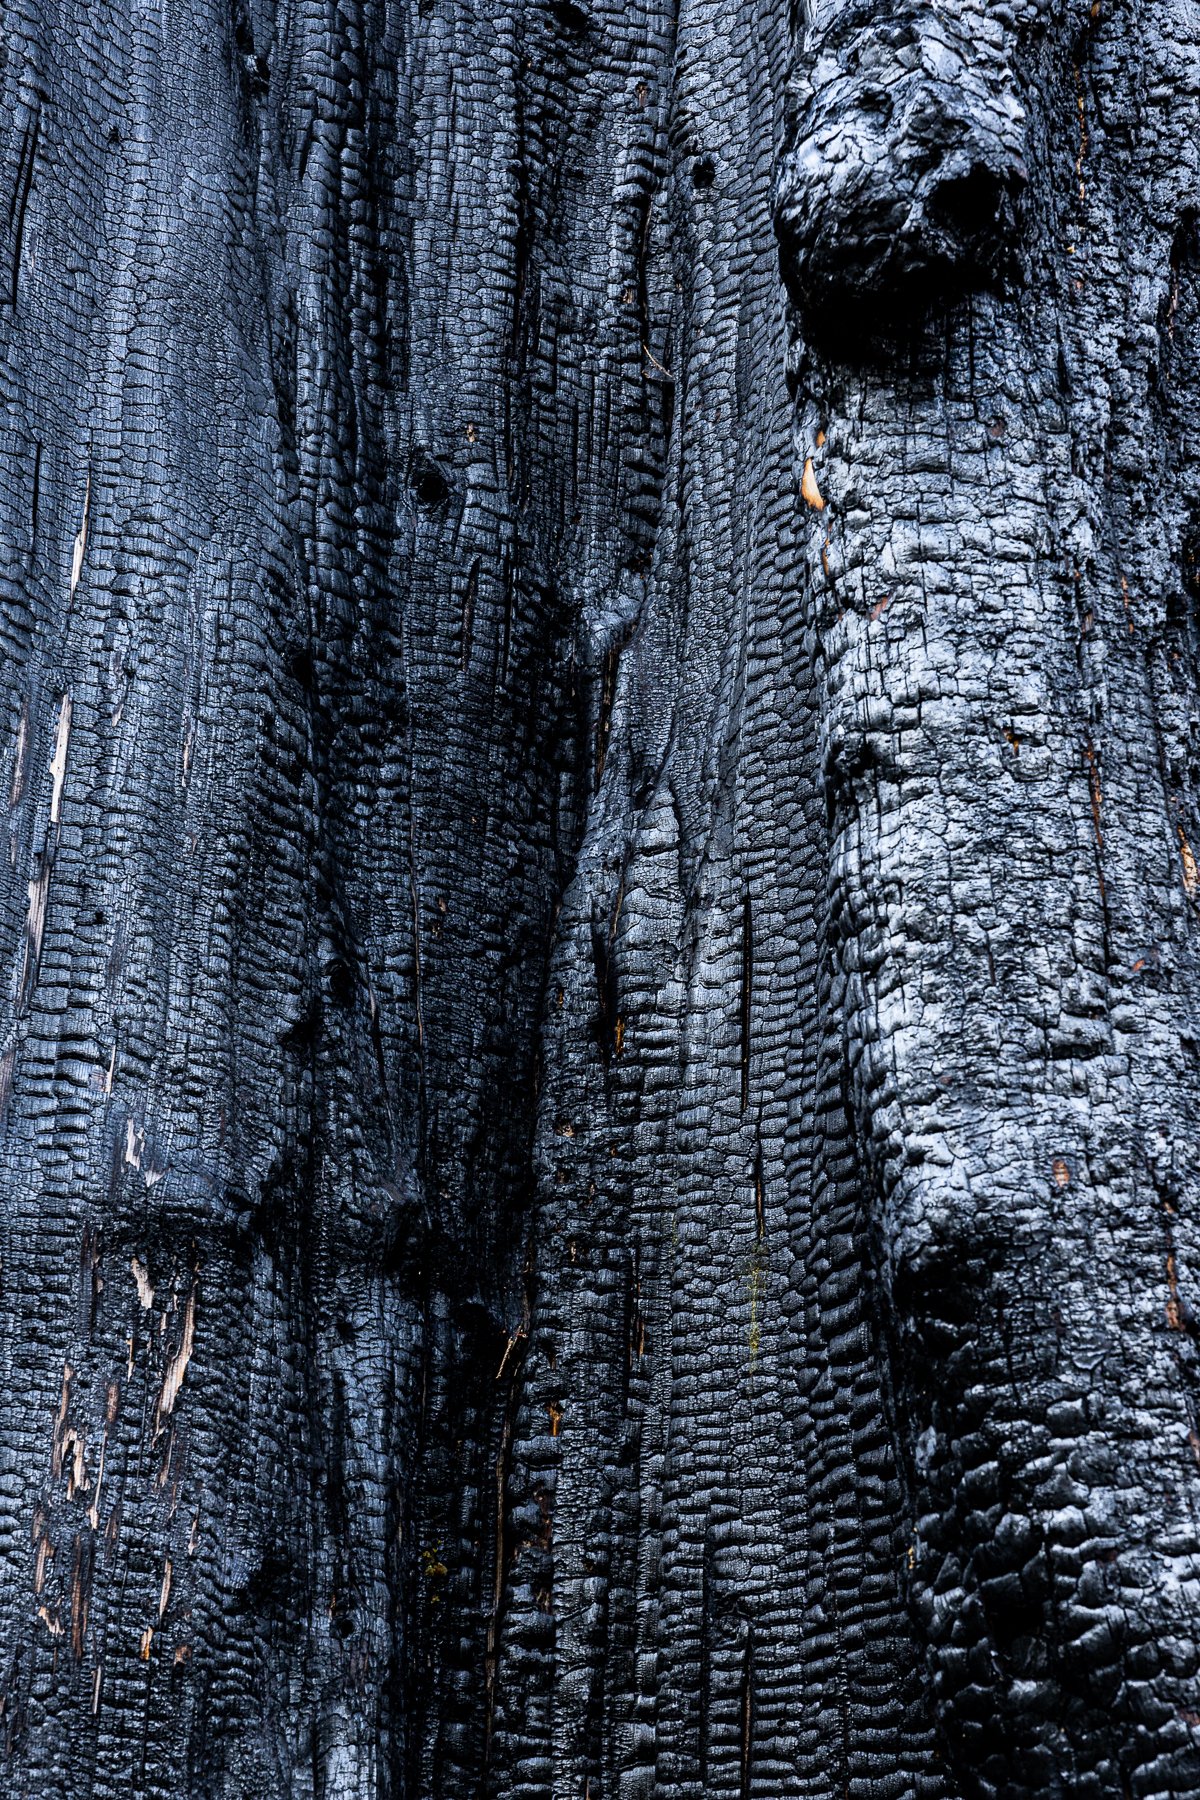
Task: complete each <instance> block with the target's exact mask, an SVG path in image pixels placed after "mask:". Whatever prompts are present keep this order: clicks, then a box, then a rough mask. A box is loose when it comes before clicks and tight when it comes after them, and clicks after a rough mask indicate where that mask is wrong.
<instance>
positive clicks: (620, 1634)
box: [489, 4, 943, 1800]
mask: <svg viewBox="0 0 1200 1800" xmlns="http://www.w3.org/2000/svg"><path fill="white" fill-rule="evenodd" d="M785 28H786V19H785V18H784V16H783V12H782V9H778V8H774V7H769V6H766V5H751V4H748V5H742V6H736V7H732V8H731V7H728V6H723V5H715V4H713V5H708V4H689V5H686V6H684V7H682V8H681V9H680V12H679V16H678V20H677V23H676V27H675V36H674V47H673V69H672V80H673V93H672V94H671V97H670V103H669V107H668V110H667V114H666V136H665V143H664V145H663V146H662V150H661V152H660V154H661V155H662V157H663V159H664V160H663V163H662V167H661V172H660V175H659V178H658V197H657V198H656V200H655V207H656V210H657V209H661V215H660V216H661V217H663V219H664V226H663V228H662V235H663V236H664V237H665V243H666V247H665V248H664V249H663V250H662V251H661V252H660V254H659V259H658V263H657V268H656V278H655V279H656V287H657V289H658V291H659V292H663V291H665V293H666V295H667V296H668V297H669V296H671V295H673V296H674V298H673V301H672V303H671V308H670V313H669V315H668V316H669V322H670V329H669V333H666V334H664V335H656V336H654V337H652V338H650V339H649V340H648V345H647V364H648V368H647V377H648V378H649V379H653V378H654V373H655V371H657V372H658V373H659V375H660V378H661V379H662V380H663V381H666V382H669V383H670V384H671V392H672V396H673V410H672V414H671V436H670V442H669V454H668V456H667V460H666V468H665V473H664V478H663V481H662V485H661V490H660V495H659V499H658V506H659V515H658V530H657V535H656V539H655V544H654V550H653V555H652V557H650V558H648V559H647V566H646V569H645V575H644V582H643V586H642V590H641V593H640V594H639V595H638V604H637V606H636V609H635V610H634V611H633V612H632V613H631V614H630V615H627V616H622V617H621V618H619V619H613V620H612V621H611V623H609V621H607V620H606V619H605V618H604V617H603V615H599V616H598V614H597V609H595V608H594V604H593V610H592V611H591V612H590V613H588V612H585V624H592V629H593V630H594V631H595V632H596V633H597V636H599V634H600V632H601V631H602V630H603V631H606V632H607V634H608V642H609V644H610V646H611V648H610V650H609V653H608V667H610V668H611V675H609V674H608V673H607V671H606V691H605V705H606V708H607V709H608V712H607V716H606V717H605V718H604V719H603V721H602V725H603V733H604V735H603V737H602V738H597V739H594V740H593V742H594V745H595V748H594V752H593V756H592V758H591V759H590V760H591V761H593V762H594V766H595V769H596V776H597V781H596V792H595V795H594V797H593V799H592V802H591V805H590V809H589V814H588V820H587V828H586V832H585V835H584V841H583V845H582V848H581V851H580V855H579V861H578V867H577V870H576V873H575V877H574V880H573V882H572V884H571V887H570V889H569V891H568V893H567V896H566V898H565V901H564V905H563V910H562V914H561V917H560V920H559V926H558V934H557V948H556V951H555V956H554V962H553V965H552V968H551V975H550V991H549V994H548V996H547V1010H546V1019H547V1023H546V1051H545V1058H546V1066H545V1074H544V1077H543V1083H542V1095H541V1104H540V1128H539V1136H538V1142H537V1151H536V1168H537V1175H538V1182H539V1198H538V1211H537V1215H536V1225H535V1230H534V1234H533V1237H534V1244H535V1246H536V1265H535V1276H534V1283H533V1303H532V1307H531V1314H530V1318H529V1321H528V1327H527V1336H523V1337H522V1338H521V1339H520V1340H519V1341H518V1342H516V1343H515V1344H514V1346H513V1349H512V1353H511V1359H510V1358H506V1359H505V1362H506V1368H507V1367H510V1366H511V1361H512V1360H514V1359H516V1358H518V1357H520V1358H523V1376H522V1383H521V1388H520V1392H519V1402H518V1405H517V1409H516V1413H515V1421H514V1425H513V1428H512V1445H511V1451H510V1452H509V1465H510V1470H511V1473H510V1476H509V1482H508V1488H507V1493H506V1509H507V1510H506V1528H505V1537H504V1541H503V1543H502V1544H501V1546H500V1553H501V1559H502V1560H501V1562H500V1565H499V1568H498V1580H499V1582H500V1584H501V1585H500V1595H501V1599H500V1607H499V1613H500V1620H499V1638H498V1649H499V1655H498V1664H497V1670H496V1676H495V1717H494V1728H493V1733H492V1744H491V1770H490V1788H489V1791H490V1792H492V1793H495V1794H497V1795H517V1794H520V1795H522V1796H526V1795H528V1796H534V1795H538V1796H541V1795H551V1794H552V1795H554V1796H563V1797H564V1800H565V1797H566V1796H585V1795H591V1796H593V1797H595V1796H598V1795H602V1794H621V1795H626V1796H635V1795H640V1796H647V1797H648V1796H662V1797H664V1800H665V1797H666V1796H668V1795H669V1796H672V1797H675V1796H688V1795H694V1796H701V1795H717V1794H723V1795H735V1796H749V1795H757V1796H764V1797H765V1796H773V1797H775V1796H783V1795H799V1794H813V1795H818V1794H828V1795H831V1796H832V1795H834V1794H844V1793H854V1794H861V1795H867V1794H871V1795H884V1794H895V1795H899V1794H915V1793H926V1794H935V1793H940V1792H942V1791H943V1784H942V1782H941V1780H940V1777H939V1776H938V1773H937V1769H936V1766H935V1763H934V1758H933V1752H932V1747H931V1735H930V1722H929V1719H928V1717H927V1712H926V1709H925V1707H924V1704H923V1698H922V1695H921V1692H920V1675H919V1672H918V1670H917V1668H916V1658H915V1652H914V1646H913V1638H912V1633H911V1630H910V1628H909V1626H908V1622H907V1617H906V1614H905V1612H904V1608H903V1601H902V1597H901V1569H902V1565H903V1560H904V1554H905V1549H906V1545H905V1543H904V1542H903V1541H902V1540H901V1537H900V1522H901V1506H900V1500H899V1494H898V1488H897V1478H896V1471H895V1467H894V1463H893V1459H892V1456H891V1452H890V1445H889V1436H888V1430H887V1426H886V1421H885V1414H884V1405H883V1397H882V1394H881V1388H880V1379H879V1362H878V1358H877V1355H876V1347H875V1344H874V1341H873V1336H872V1325H871V1316H870V1311H869V1308H868V1306H867V1305H866V1304H865V1296H864V1291H863V1287H862V1280H861V1267H862V1249H861V1244H860V1241H859V1240H860V1237H861V1226H860V1216H859V1209H858V1205H857V1197H858V1188H857V1185H856V1179H855V1170H854V1166H853V1158H852V1153H851V1152H852V1146H851V1145H850V1143H849V1141H848V1133H847V1122H846V1118H845V1113H844V1109H843V1107H842V1104H841V1079H842V1074H841V1060H840V1043H837V1044H830V1043H828V1042H826V1041H823V1039H822V1034H821V1025H820V1019H821V1012H822V1008H823V1005H824V1004H825V1002H824V1000H823V996H822V994H821V992H820V980H821V967H820V959H819V956H818V952H817V943H818V931H819V923H820V919H819V914H820V909H821V907H822V905H823V898H824V889H825V861H824V818H823V811H822V797H821V790H820V779H819V770H818V766H817V761H816V758H817V751H818V735H817V719H816V713H815V704H814V703H815V699H816V692H815V688H814V684H813V664H812V656H813V643H812V638H811V633H810V631H809V626H808V620H807V617H806V612H805V592H804V587H803V580H802V570H803V562H802V544H801V542H800V541H799V538H798V534H797V530H796V517H795V504H794V499H793V496H792V491H791V488H792V484H791V479H790V472H789V468H790V460H791V443H790V429H791V428H790V419H789V413H788V407H787V402H786V393H785V390H784V386H783V383H782V381H781V379H780V373H781V371H782V368H783V361H784V355H785V321H784V316H783V295H782V292H781V289H780V284H779V279H778V269H777V261H776V251H775V247H774V243H773V238H772V228H771V217H770V203H771V179H772V167H771V159H770V157H769V156H768V155H767V153H766V147H767V146H768V145H769V144H772V143H774V142H775V141H777V139H778V135H779V133H780V131H781V128H782V117H781V113H782V94H783V78H784V72H785V68H786V58H787V55H788V44H787V38H786V29H785ZM660 332H661V327H660ZM592 621H594V623H592Z"/></svg>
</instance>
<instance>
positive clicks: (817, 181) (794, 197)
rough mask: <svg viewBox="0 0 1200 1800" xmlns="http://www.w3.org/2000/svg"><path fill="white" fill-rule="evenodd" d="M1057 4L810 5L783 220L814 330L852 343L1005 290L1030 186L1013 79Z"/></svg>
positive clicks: (793, 106)
mask: <svg viewBox="0 0 1200 1800" xmlns="http://www.w3.org/2000/svg"><path fill="white" fill-rule="evenodd" d="M1056 10H1060V8H1059V5H1058V0H1015V3H1014V4H1007V3H1006V4H1001V5H987V6H984V5H974V4H971V3H970V0H967V3H965V4H964V3H959V4H955V5H947V6H929V5H926V4H923V3H922V0H883V3H882V4H881V3H879V0H810V5H809V6H808V8H807V18H806V21H805V25H804V29H803V34H802V38H801V41H800V44H799V46H798V56H797V61H796V67H795V70H794V72H793V79H792V83H791V93H790V115H791V116H790V119H789V133H788V147H787V153H786V155H785V157H784V159H783V163H782V167H781V179H780V183H779V193H778V200H777V211H776V220H777V226H778V230H779V234H780V239H781V242H782V243H783V245H784V269H785V275H786V276H787V278H788V280H789V286H790V287H791V289H792V291H793V294H794V295H795V297H796V299H797V300H798V302H799V303H800V304H801V306H802V307H803V309H804V311H805V313H806V315H807V317H808V322H809V324H810V327H811V328H812V329H813V330H814V331H816V332H817V334H818V335H820V334H821V333H822V332H824V333H828V332H829V331H831V330H836V329H838V328H841V329H845V328H846V326H847V324H848V320H847V316H846V315H847V313H849V314H850V315H852V320H851V321H849V322H851V323H852V325H853V329H854V330H855V331H856V332H862V331H864V330H868V331H869V330H874V329H878V328H879V327H880V326H881V325H883V326H886V325H887V324H888V323H891V322H892V321H893V320H894V319H895V318H896V317H897V316H901V317H903V316H906V315H907V316H911V314H912V313H913V312H914V311H919V310H920V309H921V308H923V307H924V306H927V305H928V304H930V303H931V302H932V301H943V302H944V301H945V300H946V299H953V298H955V297H956V296H957V295H958V293H959V292H961V291H962V290H963V289H971V288H974V287H977V286H986V285H988V284H989V283H991V282H995V281H997V280H998V279H999V278H1000V277H1001V276H1002V275H1003V274H1004V273H1005V271H1006V270H1007V269H1008V268H1009V267H1010V265H1011V262H1012V251H1013V237H1014V227H1015V224H1016V220H1017V216H1018V212H1019V208H1020V201H1021V198H1022V195H1023V192H1024V189H1025V186H1026V183H1027V180H1028V174H1027V166H1026V155H1027V149H1026V126H1027V118H1026V112H1025V108H1024V106H1023V104H1022V101H1021V98H1020V94H1019V91H1018V81H1017V73H1016V69H1015V67H1014V63H1015V60H1016V58H1017V55H1018V52H1019V47H1020V44H1021V40H1022V37H1023V36H1024V35H1025V34H1028V33H1029V32H1031V31H1034V30H1036V29H1038V28H1044V26H1045V23H1046V22H1047V20H1048V19H1049V18H1051V17H1053V15H1054V13H1055V11H1056Z"/></svg>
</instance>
